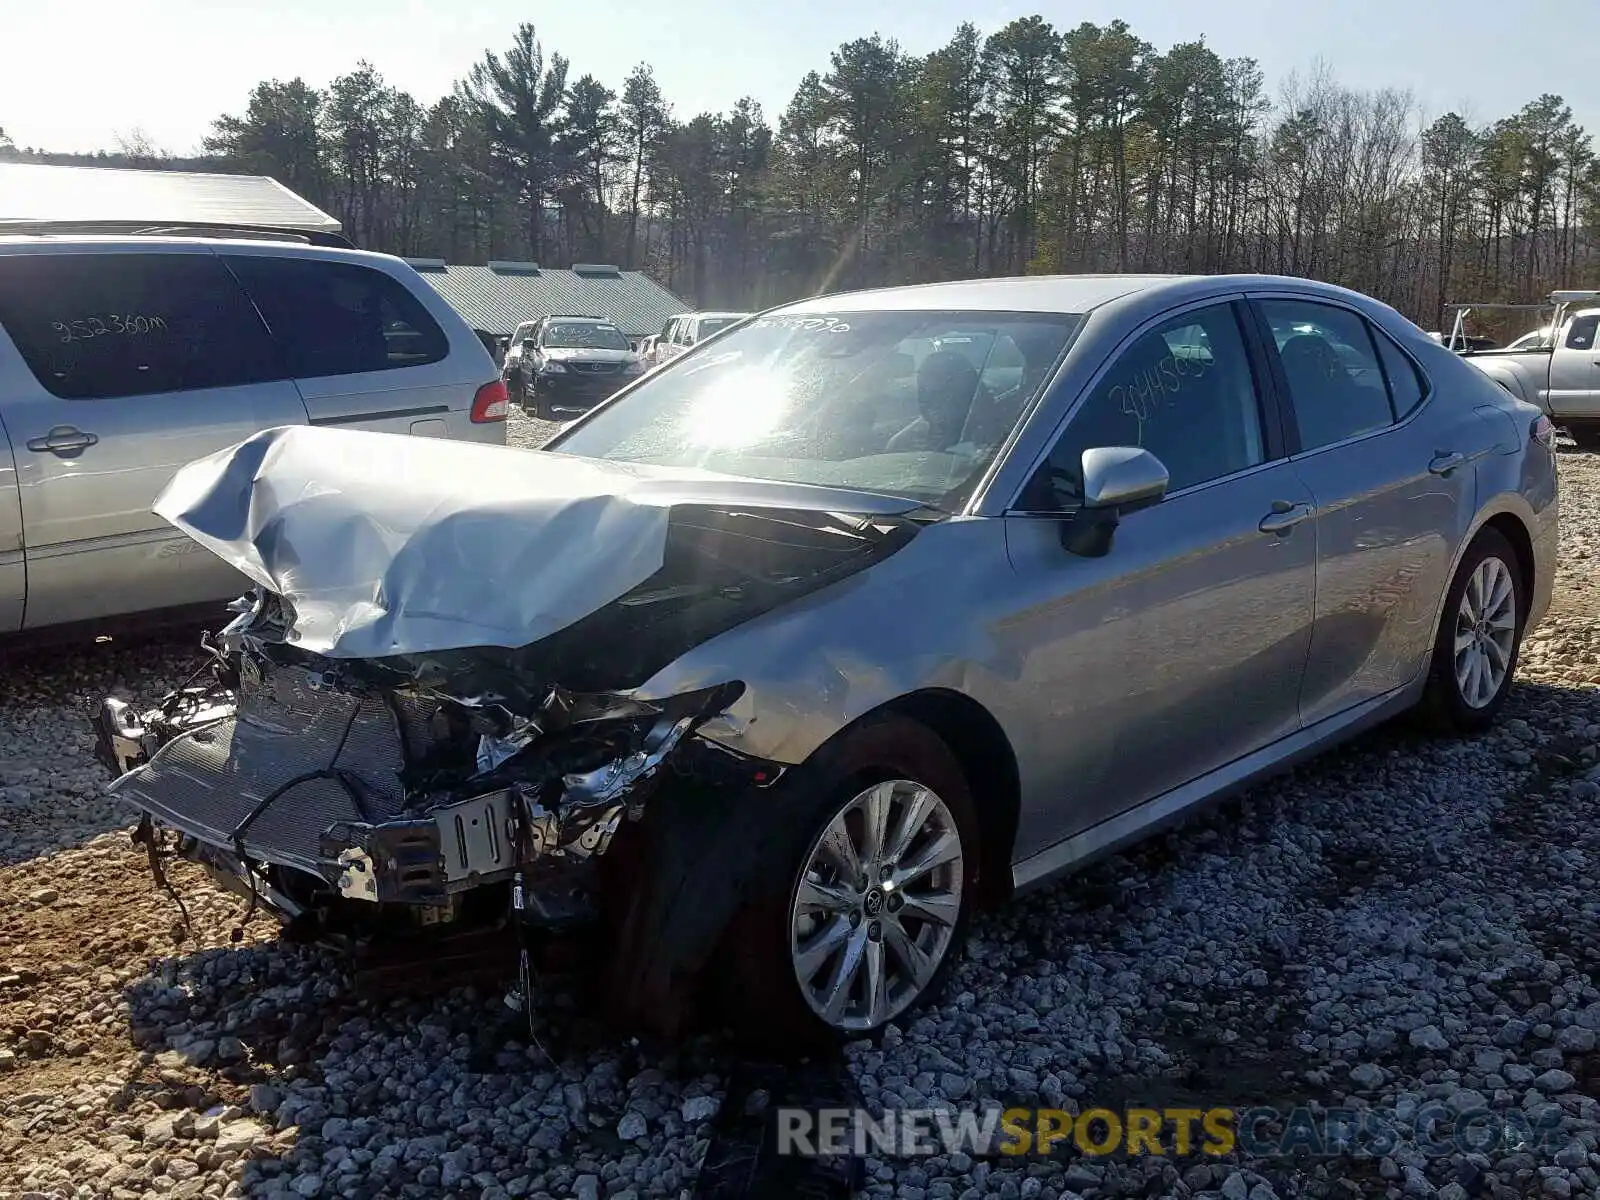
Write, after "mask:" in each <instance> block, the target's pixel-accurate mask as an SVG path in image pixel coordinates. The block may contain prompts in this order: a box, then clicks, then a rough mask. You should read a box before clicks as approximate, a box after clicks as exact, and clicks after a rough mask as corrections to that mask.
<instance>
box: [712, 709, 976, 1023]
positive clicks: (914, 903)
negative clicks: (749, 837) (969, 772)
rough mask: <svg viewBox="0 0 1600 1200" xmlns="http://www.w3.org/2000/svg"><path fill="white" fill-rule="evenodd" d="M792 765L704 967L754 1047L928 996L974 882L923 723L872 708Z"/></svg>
mask: <svg viewBox="0 0 1600 1200" xmlns="http://www.w3.org/2000/svg"><path fill="white" fill-rule="evenodd" d="M800 771H801V773H802V774H803V776H804V778H802V779H798V780H795V781H794V782H796V783H797V784H799V785H800V786H799V787H798V788H797V789H796V790H795V791H793V792H791V793H790V795H789V796H787V797H786V800H787V801H788V802H789V805H788V811H787V812H785V813H783V814H781V815H780V814H777V813H774V814H772V816H773V820H772V824H771V827H770V830H769V835H768V836H767V837H765V838H763V839H762V840H761V842H760V843H759V844H758V845H755V846H752V847H751V848H750V852H751V854H752V865H753V868H754V869H753V871H752V873H751V879H752V884H753V887H752V894H751V895H750V902H749V903H748V905H747V906H746V907H745V908H744V909H743V911H741V912H740V913H739V914H738V915H737V917H736V918H735V919H734V921H733V922H732V924H731V925H730V927H729V930H728V932H727V935H726V937H725V938H724V941H723V946H722V952H721V954H720V955H719V956H718V957H719V962H718V964H717V967H716V969H715V978H716V979H717V981H718V982H719V984H720V986H721V989H722V993H723V994H722V999H723V1011H724V1016H725V1019H726V1020H727V1021H728V1023H729V1024H730V1025H732V1027H733V1029H734V1032H735V1034H736V1035H737V1036H738V1037H739V1039H740V1041H741V1042H743V1043H744V1044H746V1045H750V1046H759V1047H761V1048H765V1049H787V1050H796V1049H803V1048H809V1047H812V1046H819V1045H826V1044H828V1043H834V1042H837V1041H839V1040H842V1039H848V1038H859V1037H868V1036H871V1035H873V1034H875V1033H877V1032H879V1031H881V1030H882V1029H883V1028H884V1026H886V1025H887V1024H889V1022H891V1021H894V1020H897V1019H899V1018H900V1017H902V1016H903V1015H905V1014H906V1013H907V1012H910V1011H911V1010H913V1009H914V1008H916V1007H917V1006H919V1005H921V1004H924V1003H926V1002H927V1001H928V1000H930V999H932V998H933V997H934V996H936V995H937V994H938V992H939V991H940V990H941V989H942V987H943V985H944V983H945V981H946V980H947V978H948V976H949V973H950V970H951V968H952V965H953V964H954V962H955V960H956V958H957V957H958V954H959V951H960V947H961V945H962V943H963V942H964V941H965V939H966V933H967V929H968V925H969V923H970V920H971V915H972V909H973V904H974V898H975V896H976V894H977V889H978V884H979V880H978V864H979V861H980V860H979V852H978V838H979V831H978V818H977V811H976V809H975V807H974V805H973V801H972V795H971V791H970V789H969V788H968V786H967V781H966V777H965V775H964V774H963V773H962V770H961V767H960V764H959V763H958V762H957V761H956V759H955V756H954V755H953V754H952V753H951V752H950V750H949V748H948V747H947V746H946V745H945V744H944V742H943V741H941V740H940V739H939V738H938V737H937V736H936V735H935V734H934V733H933V732H932V731H931V730H929V729H928V728H927V727H926V726H923V725H920V724H918V723H916V722H914V721H910V720H907V719H905V718H901V717H885V718H883V719H881V720H874V721H871V722H869V723H867V724H864V725H863V726H861V727H860V728H858V729H856V730H853V731H851V732H849V733H846V734H845V735H844V736H843V737H842V738H841V739H840V741H839V743H838V744H837V745H834V746H830V747H825V748H824V749H823V750H822V751H819V753H818V755H817V756H816V759H815V760H814V761H813V762H810V763H807V764H806V766H804V767H802V768H800Z"/></svg>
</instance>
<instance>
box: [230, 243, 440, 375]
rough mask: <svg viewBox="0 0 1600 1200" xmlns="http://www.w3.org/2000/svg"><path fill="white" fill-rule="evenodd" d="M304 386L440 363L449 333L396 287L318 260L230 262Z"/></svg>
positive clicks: (376, 274) (379, 276)
mask: <svg viewBox="0 0 1600 1200" xmlns="http://www.w3.org/2000/svg"><path fill="white" fill-rule="evenodd" d="M226 261H227V263H228V266H229V267H230V268H231V269H232V270H233V273H234V274H235V275H237V276H238V277H239V281H240V282H241V283H243V284H244V287H245V290H246V291H247V292H249V293H250V297H251V299H253V300H254V301H255V302H256V307H257V308H259V309H260V310H261V315H262V316H263V317H265V318H266V320H267V325H268V326H270V327H271V329H272V334H273V337H274V339H275V340H276V341H277V342H278V344H279V345H280V346H282V347H283V351H284V354H285V356H286V357H287V359H288V362H289V369H290V371H291V372H292V373H293V374H294V376H295V377H296V378H298V379H307V378H315V377H319V376H324V375H355V374H358V373H361V372H365V371H385V370H392V369H394V368H397V367H413V366H421V365H422V364H424V363H431V362H438V361H439V360H440V359H442V358H444V356H445V355H446V354H447V353H449V348H450V345H449V341H448V339H446V337H445V334H444V330H442V329H440V328H439V325H438V323H437V322H436V321H435V320H434V319H433V317H432V316H430V315H429V313H428V310H427V309H425V308H423V306H422V302H421V301H420V300H418V299H417V298H416V297H415V296H413V295H412V294H411V293H410V292H409V291H407V290H406V288H405V287H404V285H402V284H401V283H400V282H399V281H398V280H396V279H393V278H391V277H390V276H388V275H385V274H384V273H383V272H382V271H375V270H373V269H372V268H370V267H358V266H356V265H354V264H352V263H342V262H333V261H330V260H328V259H319V258H287V257H285V258H278V257H272V256H265V255H263V256H255V255H248V256H247V255H229V256H228V257H227V260H226Z"/></svg>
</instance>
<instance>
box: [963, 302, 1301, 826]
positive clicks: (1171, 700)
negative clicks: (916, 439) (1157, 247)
mask: <svg viewBox="0 0 1600 1200" xmlns="http://www.w3.org/2000/svg"><path fill="white" fill-rule="evenodd" d="M1245 316H1246V314H1245V312H1244V310H1243V309H1242V306H1241V305H1239V304H1236V303H1233V302H1224V303H1211V304H1209V305H1206V306H1202V307H1199V308H1193V309H1188V310H1185V311H1183V312H1182V313H1181V314H1179V315H1174V316H1168V317H1165V318H1161V319H1158V320H1157V321H1156V322H1153V323H1152V324H1150V325H1148V326H1146V327H1145V328H1144V329H1143V330H1142V331H1141V332H1139V333H1138V334H1137V335H1136V336H1134V337H1133V338H1131V339H1130V340H1128V341H1125V342H1124V343H1123V345H1122V347H1121V348H1120V349H1119V351H1118V352H1117V353H1116V354H1115V355H1113V356H1112V358H1111V360H1110V362H1109V365H1108V366H1107V367H1106V368H1105V369H1103V370H1102V371H1101V373H1100V375H1099V377H1098V378H1097V381H1096V382H1095V383H1093V384H1092V385H1091V386H1090V388H1089V390H1088V392H1087V394H1086V396H1085V397H1084V399H1083V400H1082V402H1081V403H1079V404H1078V405H1077V406H1076V407H1075V409H1074V410H1073V411H1072V413H1071V414H1070V416H1069V417H1068V418H1067V421H1066V423H1065V427H1064V429H1063V430H1062V431H1061V432H1060V433H1059V434H1058V436H1057V439H1056V441H1055V444H1054V446H1053V447H1052V449H1051V450H1050V452H1049V454H1048V456H1047V458H1046V460H1045V462H1043V463H1041V464H1040V465H1039V468H1038V472H1037V474H1036V475H1035V477H1034V480H1035V481H1034V483H1033V484H1032V485H1030V486H1029V487H1028V488H1026V489H1025V490H1024V493H1023V495H1022V496H1021V497H1019V503H1018V504H1017V505H1016V506H1014V510H1013V511H1012V512H1011V513H1010V514H1008V515H1007V516H1006V517H1004V518H1002V519H1003V520H1004V521H1005V522H1006V538H1007V547H1008V553H1009V555H1010V558H1011V561H1012V565H1013V566H1014V568H1015V570H1016V584H1015V586H1016V589H1017V592H1018V596H1017V602H1016V606H1015V608H1014V609H1013V610H1012V617H1011V619H1010V620H1009V621H1008V622H1006V624H1005V627H1004V628H1003V629H1001V630H997V631H993V632H994V634H995V636H997V637H998V638H999V639H1000V640H1001V641H1002V642H1003V643H1004V645H1003V646H1002V647H1000V649H1001V654H1000V657H1001V658H1002V659H1005V658H1010V659H1012V660H1013V661H1015V662H1016V664H1017V676H1016V678H1015V681H1014V684H1013V685H1012V688H1013V692H1012V696H1011V707H1012V708H1013V712H1012V713H1011V714H1010V718H1011V719H1010V720H1009V721H1008V726H1009V727H1010V728H1013V729H1022V730H1025V731H1026V733H1025V737H1024V739H1023V742H1022V744H1019V745H1018V746H1017V752H1018V757H1019V760H1021V764H1022V766H1023V772H1022V775H1023V780H1024V784H1023V790H1024V794H1023V811H1022V814H1021V824H1020V826H1019V829H1018V840H1017V847H1016V851H1017V856H1018V857H1019V858H1026V857H1028V856H1029V855H1031V854H1035V853H1038V852H1040V851H1042V850H1045V849H1047V848H1048V847H1050V846H1051V845H1053V844H1055V843H1056V842H1059V841H1061V840H1063V839H1065V838H1068V837H1071V836H1073V835H1075V834H1078V833H1081V832H1083V831H1084V830H1087V829H1089V828H1091V827H1093V826H1095V825H1098V824H1100V823H1101V822H1103V821H1106V820H1108V819H1111V818H1113V817H1116V816H1117V815H1119V814H1120V813H1123V812H1125V811H1127V810H1128V809H1130V808H1133V807H1135V806H1137V805H1140V804H1143V803H1145V802H1147V801H1150V800H1153V799H1155V798H1156V797H1159V796H1161V795H1162V794H1163V793H1166V792H1170V791H1171V790H1172V789H1174V788H1178V787H1181V786H1182V785H1184V784H1186V783H1189V782H1191V781H1193V780H1196V779H1198V778H1199V777H1201V776H1203V775H1206V774H1208V773H1209V772H1212V771H1216V770H1218V769H1219V768H1223V767H1226V766H1227V765H1228V764H1229V763H1231V762H1233V761H1235V760H1237V759H1240V758H1243V757H1244V756H1246V755H1248V754H1250V753H1252V752H1254V751H1256V750H1260V749H1261V748H1263V747H1264V746H1267V745H1269V744H1270V743H1272V742H1274V741H1276V740H1277V739H1279V738H1282V737H1285V736H1287V735H1289V734H1292V733H1294V732H1295V731H1296V730H1297V729H1298V728H1299V725H1300V722H1299V714H1298V700H1299V691H1300V681H1301V676H1302V674H1303V672H1304V669H1305V661H1306V651H1307V648H1308V646H1309V643H1310V638H1311V627H1312V620H1313V616H1314V612H1315V604H1314V601H1315V596H1314V587H1315V570H1316V546H1315V542H1314V529H1315V524H1314V522H1311V521H1309V520H1308V519H1307V518H1309V517H1310V516H1311V514H1312V509H1311V500H1312V497H1311V494H1310V493H1309V491H1308V490H1307V489H1306V487H1305V485H1304V484H1303V483H1301V482H1300V480H1299V478H1298V477H1297V475H1296V474H1295V472H1294V469H1293V467H1292V466H1291V465H1290V464H1289V463H1288V462H1287V461H1286V460H1285V459H1284V456H1283V444H1282V439H1281V425H1280V423H1279V422H1278V420H1277V414H1276V409H1275V396H1274V395H1273V394H1272V393H1271V392H1270V391H1268V390H1267V388H1266V387H1265V386H1262V385H1261V384H1259V383H1258V381H1264V380H1266V379H1267V376H1266V374H1265V372H1264V371H1263V369H1262V357H1261V354H1260V347H1259V343H1258V342H1257V341H1256V340H1255V334H1254V333H1253V327H1252V326H1250V325H1248V324H1245V323H1244V321H1243V320H1242V318H1244V317H1245ZM1098 446H1142V447H1144V448H1145V449H1147V450H1149V451H1150V452H1151V453H1153V454H1154V455H1155V456H1156V457H1157V458H1159V459H1161V460H1162V462H1163V463H1164V464H1165V466H1166V467H1167V470H1168V473H1169V477H1170V478H1169V484H1168V490H1167V494H1166V496H1165V498H1164V499H1163V500H1162V501H1161V502H1159V503H1157V504H1155V505H1153V506H1152V507H1149V508H1145V509H1142V510H1140V511H1138V512H1134V513H1130V514H1128V515H1127V516H1125V517H1124V518H1123V519H1122V522H1121V525H1120V527H1119V528H1117V530H1116V532H1115V535H1114V537H1113V538H1112V541H1111V545H1110V550H1109V552H1108V553H1106V554H1105V555H1104V556H1103V557H1099V558H1091V557H1081V556H1079V555H1075V554H1074V553H1072V552H1070V551H1068V550H1067V549H1065V548H1064V547H1063V544H1062V534H1061V530H1062V526H1063V523H1064V522H1067V521H1072V520H1074V519H1081V518H1082V515H1083V514H1082V511H1081V508H1080V505H1081V495H1082V493H1081V467H1080V464H1081V460H1082V453H1083V451H1084V450H1086V449H1090V448H1092V447H1098Z"/></svg>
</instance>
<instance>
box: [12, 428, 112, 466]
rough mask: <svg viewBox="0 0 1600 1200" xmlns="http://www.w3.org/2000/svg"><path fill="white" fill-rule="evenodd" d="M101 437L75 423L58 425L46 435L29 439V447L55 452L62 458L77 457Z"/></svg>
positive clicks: (39, 450)
mask: <svg viewBox="0 0 1600 1200" xmlns="http://www.w3.org/2000/svg"><path fill="white" fill-rule="evenodd" d="M99 442H100V439H99V438H98V437H96V436H95V435H94V434H92V433H85V432H84V431H83V430H81V429H79V428H77V427H76V426H75V425H57V426H56V427H55V428H54V429H52V430H51V431H50V432H49V433H47V434H45V435H44V437H36V438H29V439H28V449H29V450H32V451H34V452H35V453H38V454H45V453H49V454H55V455H59V456H60V457H62V458H76V457H77V456H78V455H80V454H82V453H83V452H84V451H85V450H87V449H88V448H89V447H90V446H94V445H98V444H99Z"/></svg>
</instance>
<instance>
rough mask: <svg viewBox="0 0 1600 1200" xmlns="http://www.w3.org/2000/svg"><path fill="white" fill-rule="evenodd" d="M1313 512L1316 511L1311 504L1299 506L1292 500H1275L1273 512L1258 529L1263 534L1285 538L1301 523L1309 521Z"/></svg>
mask: <svg viewBox="0 0 1600 1200" xmlns="http://www.w3.org/2000/svg"><path fill="white" fill-rule="evenodd" d="M1313 511H1315V510H1314V509H1312V507H1311V505H1309V504H1297V503H1295V502H1294V501H1292V500H1274V501H1273V502H1272V511H1271V512H1270V513H1268V514H1267V515H1266V516H1264V517H1262V518H1261V524H1260V525H1259V526H1258V528H1259V529H1260V530H1261V532H1262V533H1275V534H1277V535H1278V536H1279V537H1283V536H1284V535H1286V534H1287V533H1288V532H1289V531H1290V530H1291V529H1293V528H1294V527H1295V526H1296V525H1298V524H1300V522H1301V521H1304V520H1307V519H1309V518H1310V516H1311V514H1312V512H1313Z"/></svg>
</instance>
